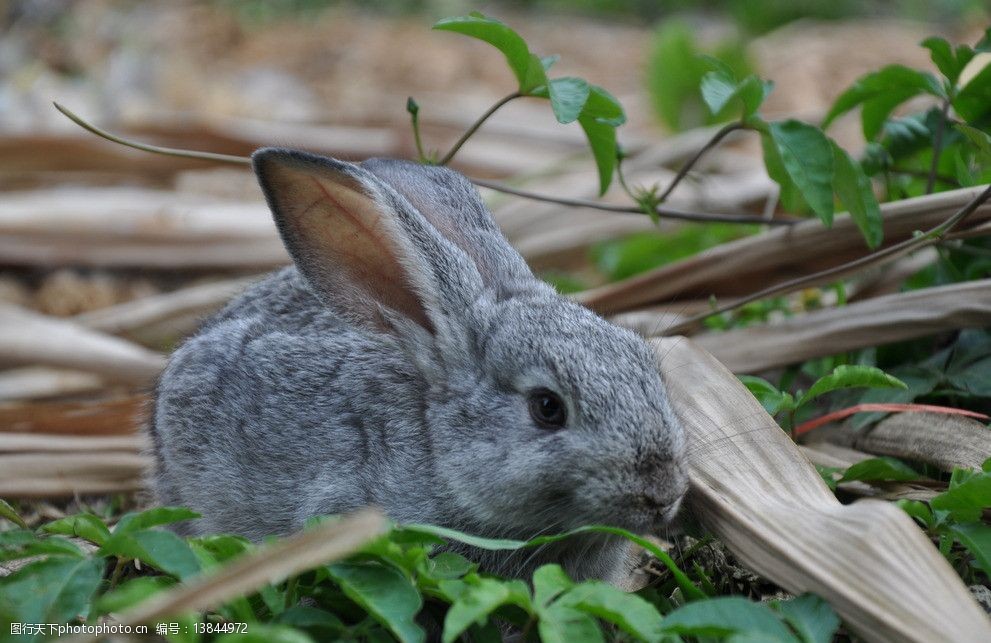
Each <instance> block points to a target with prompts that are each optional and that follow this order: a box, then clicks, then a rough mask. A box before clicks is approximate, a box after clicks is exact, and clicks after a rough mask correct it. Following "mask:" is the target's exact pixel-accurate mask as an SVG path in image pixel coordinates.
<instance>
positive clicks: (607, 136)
mask: <svg viewBox="0 0 991 643" xmlns="http://www.w3.org/2000/svg"><path fill="white" fill-rule="evenodd" d="M578 124H579V125H581V128H582V131H584V132H585V137H586V138H587V139H588V144H589V147H591V148H592V156H593V157H595V166H596V168H597V169H598V171H599V196H602V195H603V194H605V193H606V190H608V189H609V184H610V183H612V177H613V171H614V170H615V169H616V128H615V127H613V126H612V125H606V124H603V123H600V122H599V121H597V120H596V119H594V118H589V117H587V116H580V117H579V118H578Z"/></svg>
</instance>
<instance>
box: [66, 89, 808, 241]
mask: <svg viewBox="0 0 991 643" xmlns="http://www.w3.org/2000/svg"><path fill="white" fill-rule="evenodd" d="M54 105H55V108H56V109H57V110H59V111H60V112H62V114H64V115H65V116H66V117H67V118H68V119H69V120H71V121H72V122H73V123H75V124H76V125H79V126H80V127H82V128H83V129H84V130H86V131H88V132H90V133H92V134H95V135H97V136H99V137H100V138H104V139H107V140H108V141H112V142H114V143H117V144H118V145H123V146H125V147H131V148H134V149H137V150H142V151H144V152H151V153H153V154H162V155H165V156H177V157H180V158H189V159H200V160H206V161H217V162H221V163H235V164H237V165H251V159H250V158H249V157H247V156H235V155H232V154H215V153H213V152H196V151H192V150H181V149H176V148H171V147H160V146H158V145H149V144H147V143H141V142H138V141H132V140H130V139H126V138H123V137H121V136H117V135H116V134H111V133H110V132H108V131H106V130H103V129H100V128H99V127H97V126H95V125H93V124H91V123H88V122H86V121H85V120H83V119H82V118H81V117H79V116H77V115H76V114H75V113H73V112H72V111H71V110H69V109H68V108H66V107H63V106H62V105H60V104H58V103H54ZM472 181H473V182H474V183H475V185H479V186H482V187H485V188H489V189H490V190H495V191H497V192H504V193H506V194H512V195H514V196H518V197H521V198H524V199H533V200H535V201H544V202H548V203H557V204H560V205H570V206H576V207H583V208H592V209H596V210H603V211H605V212H621V213H629V214H643V210H642V209H641V208H639V207H637V206H635V205H629V206H624V205H615V204H611V203H601V202H599V201H592V200H589V199H571V198H567V197H554V196H549V195H545V194H538V193H535V192H527V191H525V190H518V189H516V188H512V187H509V186H507V185H502V184H500V183H496V182H493V181H487V180H484V179H472ZM657 213H658V214H659V215H661V216H665V217H668V218H671V219H683V220H686V221H708V222H722V223H763V224H769V225H792V224H794V223H797V222H798V220H796V219H775V220H771V221H767V220H765V219H763V218H761V217H756V216H751V215H736V214H703V213H700V212H687V211H684V210H676V209H674V208H657Z"/></svg>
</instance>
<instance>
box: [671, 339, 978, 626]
mask: <svg viewBox="0 0 991 643" xmlns="http://www.w3.org/2000/svg"><path fill="white" fill-rule="evenodd" d="M654 346H655V349H656V353H657V355H658V358H659V359H660V367H661V371H662V373H663V375H664V377H665V381H666V383H667V388H668V391H669V394H670V397H671V401H672V405H673V407H674V409H675V412H676V413H677V414H678V416H679V418H680V419H681V421H682V423H683V424H684V426H685V429H686V431H687V432H688V435H689V445H690V446H689V456H688V460H689V475H690V477H691V483H692V485H691V491H690V495H689V510H691V511H694V512H695V513H696V514H697V515H698V516H699V517H700V518H701V520H702V522H703V524H704V525H705V526H706V527H708V528H709V530H711V531H712V532H713V533H714V534H715V535H716V536H717V537H719V538H720V539H721V540H722V541H723V542H724V543H725V544H726V545H727V546H728V547H729V548H730V549H731V550H732V551H733V552H734V553H735V554H736V555H737V556H738V557H739V558H740V559H741V560H742V561H743V562H744V563H746V564H747V565H749V566H750V567H751V568H753V569H754V570H755V571H757V572H758V573H760V574H761V575H763V576H765V577H767V578H769V579H770V580H772V581H774V582H775V583H777V584H779V585H781V586H782V587H784V588H785V589H787V590H788V591H791V592H795V593H801V592H807V591H812V592H815V593H817V594H819V595H820V596H822V597H823V598H825V599H826V600H827V601H829V602H830V603H831V604H832V606H833V607H834V608H835V609H836V611H837V612H838V613H839V614H840V615H841V616H842V617H843V619H844V621H845V622H846V624H847V625H848V626H849V627H850V628H851V629H853V630H854V631H855V632H856V633H857V635H858V636H861V637H862V638H864V639H865V640H868V641H918V642H919V643H922V642H926V643H929V642H931V641H939V640H952V641H985V640H991V621H989V620H988V618H987V615H986V614H985V613H984V611H983V610H982V609H981V608H980V607H979V606H978V605H977V603H976V602H975V601H974V599H973V597H972V596H971V594H970V593H969V592H968V590H967V588H966V587H965V586H964V585H963V583H962V581H961V580H960V578H959V577H958V576H957V574H956V572H954V571H953V569H952V568H951V567H950V566H949V564H948V563H947V562H946V560H945V559H944V558H943V557H942V556H941V555H940V554H939V552H938V551H936V549H935V548H934V547H933V545H932V543H930V542H929V540H928V539H927V538H926V537H925V536H924V535H923V533H922V532H921V530H919V528H918V527H917V526H916V525H915V523H914V522H913V521H912V520H911V518H909V517H908V515H906V514H905V513H904V512H903V511H902V510H901V509H899V508H897V507H895V506H893V505H890V504H888V503H885V502H878V501H874V500H863V501H860V502H857V503H854V504H853V505H841V504H840V503H839V502H838V501H837V500H836V498H835V497H834V496H833V494H832V493H831V492H830V490H829V489H828V488H827V487H826V485H825V483H824V482H823V481H822V478H821V477H820V476H819V474H818V473H817V472H816V470H815V468H813V467H812V466H811V464H810V463H809V461H808V459H806V457H805V456H803V455H802V454H801V452H800V451H799V450H798V447H797V446H796V445H795V444H794V443H793V442H792V441H791V440H790V439H789V438H788V436H787V435H785V433H784V432H783V431H782V430H781V429H780V427H778V425H777V424H776V423H775V422H774V420H773V419H771V417H770V416H769V415H768V414H767V412H766V411H764V409H763V408H762V407H761V405H760V404H759V403H758V402H757V400H756V399H755V398H754V396H753V395H751V394H750V392H749V391H747V389H746V388H745V387H744V386H743V384H741V383H740V382H739V381H738V380H737V378H736V377H735V376H733V375H732V374H731V373H730V372H729V371H728V370H726V368H725V367H723V366H722V365H721V364H720V363H719V362H717V361H716V359H715V358H713V357H712V356H711V355H709V354H707V353H706V352H705V351H704V350H702V349H701V348H699V347H697V346H695V345H694V344H693V343H692V342H691V341H690V340H687V339H684V338H667V339H661V340H655V341H654ZM919 579H925V582H924V584H923V583H920V582H919Z"/></svg>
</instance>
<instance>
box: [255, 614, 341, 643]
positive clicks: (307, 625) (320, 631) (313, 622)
mask: <svg viewBox="0 0 991 643" xmlns="http://www.w3.org/2000/svg"><path fill="white" fill-rule="evenodd" d="M273 622H275V623H277V624H279V625H291V626H292V627H295V628H299V629H301V630H305V631H306V632H307V633H308V634H310V635H312V636H314V637H316V639H317V640H319V641H333V640H337V639H341V638H344V637H343V636H342V635H343V634H344V633H345V632H347V626H346V625H345V624H344V623H343V622H342V621H341V619H339V618H337V616H335V615H334V614H332V613H330V612H328V611H326V610H322V609H319V608H316V607H310V606H308V605H294V606H292V607H290V608H289V609H287V610H285V611H283V612H282V613H281V614H279V615H278V616H276V617H275V619H274V621H273Z"/></svg>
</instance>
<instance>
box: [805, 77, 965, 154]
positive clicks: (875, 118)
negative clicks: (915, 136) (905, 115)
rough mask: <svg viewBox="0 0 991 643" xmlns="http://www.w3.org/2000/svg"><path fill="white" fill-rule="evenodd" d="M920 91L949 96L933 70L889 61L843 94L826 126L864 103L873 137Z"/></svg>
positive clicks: (866, 132)
mask: <svg viewBox="0 0 991 643" xmlns="http://www.w3.org/2000/svg"><path fill="white" fill-rule="evenodd" d="M919 94H930V95H932V96H935V97H937V98H945V97H946V93H945V91H944V88H943V86H942V85H941V84H940V82H939V81H938V80H937V79H936V77H935V76H933V75H932V74H930V73H928V72H923V71H917V70H915V69H909V68H908V67H905V66H904V65H888V66H887V67H884V68H883V69H881V70H879V71H875V72H871V73H869V74H866V75H865V76H862V77H861V78H860V79H858V80H857V82H856V83H854V84H853V86H852V87H850V89H848V90H846V91H845V92H843V93H842V94H840V97H839V98H837V99H836V102H834V103H833V106H832V107H831V108H830V109H829V112H827V113H826V117H825V118H824V119H823V121H822V127H823V128H826V127H829V126H830V125H831V124H832V122H833V121H834V120H836V119H837V118H838V117H839V116H841V115H843V114H845V113H846V112H848V111H850V110H852V109H853V108H855V107H860V108H861V125H862V127H863V132H864V138H866V139H867V140H869V141H870V140H873V139H874V138H876V137H877V135H878V134H879V133H880V132H881V128H882V127H883V126H884V123H885V121H886V120H888V117H889V116H890V115H891V112H892V111H893V110H894V109H895V108H896V107H898V106H899V105H901V104H902V103H904V102H905V101H907V100H908V99H910V98H914V97H915V96H918V95H919Z"/></svg>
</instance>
